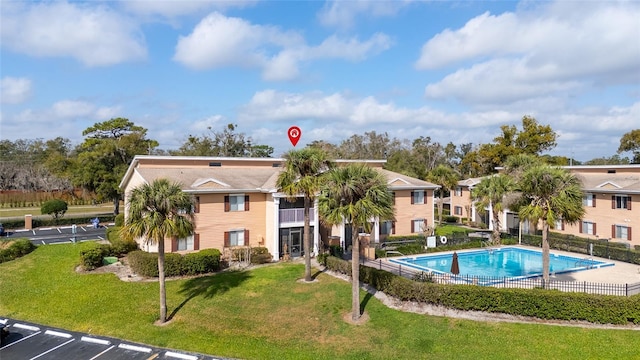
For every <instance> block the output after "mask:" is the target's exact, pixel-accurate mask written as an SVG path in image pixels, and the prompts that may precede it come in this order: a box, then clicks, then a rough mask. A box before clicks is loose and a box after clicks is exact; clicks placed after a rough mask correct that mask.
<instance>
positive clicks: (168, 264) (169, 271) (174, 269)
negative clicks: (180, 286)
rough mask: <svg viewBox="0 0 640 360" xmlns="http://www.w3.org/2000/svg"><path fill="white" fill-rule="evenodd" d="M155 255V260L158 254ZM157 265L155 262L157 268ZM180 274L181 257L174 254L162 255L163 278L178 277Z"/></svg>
mask: <svg viewBox="0 0 640 360" xmlns="http://www.w3.org/2000/svg"><path fill="white" fill-rule="evenodd" d="M155 255H156V256H155V258H156V259H157V258H158V254H155ZM157 264H158V262H157V260H156V267H158V266H157ZM182 274H183V272H182V255H180V254H176V253H168V254H164V276H180V275H182ZM156 276H158V275H156Z"/></svg>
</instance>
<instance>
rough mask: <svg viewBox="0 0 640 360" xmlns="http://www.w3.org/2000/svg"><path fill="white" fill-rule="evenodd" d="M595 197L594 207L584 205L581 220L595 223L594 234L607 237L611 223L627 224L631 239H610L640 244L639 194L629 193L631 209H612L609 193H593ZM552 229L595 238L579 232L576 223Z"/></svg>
mask: <svg viewBox="0 0 640 360" xmlns="http://www.w3.org/2000/svg"><path fill="white" fill-rule="evenodd" d="M593 194H594V195H595V197H596V206H595V207H585V215H584V218H583V221H589V222H593V223H595V224H596V234H597V235H598V238H600V239H609V238H611V237H612V232H611V227H612V225H621V226H627V227H630V228H631V229H632V231H631V241H629V240H627V239H615V238H614V239H612V240H613V241H618V242H624V243H630V244H631V246H632V247H633V246H634V245H640V195H631V204H632V206H631V210H627V209H612V208H611V195H612V194H611V193H599V194H598V193H593ZM554 231H556V232H559V233H563V234H573V235H576V236H581V237H591V238H595V237H596V236H595V235H593V234H592V235H589V234H581V233H580V227H579V225H578V224H575V225H569V224H565V228H564V231H563V230H560V229H555V230H554Z"/></svg>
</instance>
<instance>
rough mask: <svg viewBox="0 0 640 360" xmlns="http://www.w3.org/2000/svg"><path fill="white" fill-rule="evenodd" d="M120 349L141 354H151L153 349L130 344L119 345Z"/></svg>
mask: <svg viewBox="0 0 640 360" xmlns="http://www.w3.org/2000/svg"><path fill="white" fill-rule="evenodd" d="M118 347H119V348H121V349H125V350H133V351H139V352H144V353H150V352H151V349H150V348H148V347H142V346H135V345H129V344H120V345H118Z"/></svg>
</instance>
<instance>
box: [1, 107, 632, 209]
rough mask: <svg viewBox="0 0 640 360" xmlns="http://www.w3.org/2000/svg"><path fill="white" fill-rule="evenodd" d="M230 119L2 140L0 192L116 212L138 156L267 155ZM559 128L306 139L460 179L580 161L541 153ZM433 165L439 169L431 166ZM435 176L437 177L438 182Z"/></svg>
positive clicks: (394, 166) (122, 122) (120, 123)
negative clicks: (164, 141)
mask: <svg viewBox="0 0 640 360" xmlns="http://www.w3.org/2000/svg"><path fill="white" fill-rule="evenodd" d="M237 130H238V126H237V125H234V124H228V125H226V126H225V127H224V128H223V129H221V130H214V129H212V128H209V129H208V131H207V132H206V133H204V134H200V135H189V136H188V137H187V139H186V140H185V142H184V143H183V144H182V145H181V146H180V147H179V148H178V149H170V150H162V149H159V148H158V147H159V143H158V142H157V141H156V140H153V139H149V138H147V129H145V128H143V127H141V126H137V125H135V124H134V123H133V122H131V121H129V120H128V119H125V118H114V119H111V120H108V121H104V122H101V123H96V124H94V125H93V126H91V127H89V128H87V129H85V130H84V131H83V132H82V135H83V136H84V137H85V138H84V141H83V142H82V143H81V144H79V145H77V146H72V144H71V142H70V140H69V139H65V138H62V137H58V138H55V139H52V140H43V139H35V140H26V139H18V140H15V141H11V140H1V141H0V191H24V192H35V191H45V192H46V191H49V192H53V191H56V192H63V193H65V192H66V193H68V194H73V190H74V189H81V190H82V191H83V193H84V195H85V196H84V197H86V196H90V197H91V198H93V199H95V200H96V201H99V202H102V201H113V204H114V213H115V214H117V213H118V212H119V208H118V205H119V200H120V197H121V194H120V189H119V188H118V185H119V183H120V181H121V180H122V177H123V176H124V173H125V172H126V169H127V167H128V166H129V164H130V163H131V161H132V160H133V158H134V156H135V155H142V154H151V155H182V156H225V157H271V156H272V155H273V151H274V150H273V148H272V147H270V146H268V145H262V144H253V143H252V139H251V137H248V136H246V135H245V134H244V133H241V132H238V131H237ZM556 139H557V134H556V133H555V132H554V131H553V129H552V128H551V127H550V126H549V125H541V124H539V123H538V122H537V120H536V119H535V118H533V117H530V116H525V117H523V118H522V122H521V126H520V127H517V126H515V125H503V126H501V127H500V132H499V133H498V134H497V136H496V137H495V138H494V139H493V141H492V142H490V143H487V144H473V143H465V144H455V143H453V142H448V143H446V144H441V143H439V142H437V141H433V140H432V139H431V137H429V136H428V135H421V136H419V137H417V138H415V139H413V140H409V139H397V138H391V137H389V135H388V134H387V133H377V132H375V131H370V132H365V133H364V134H363V135H353V136H351V137H349V138H347V139H345V140H343V141H342V142H340V143H338V144H333V143H329V142H326V141H314V142H312V143H311V144H309V145H308V146H311V147H317V148H321V149H323V150H325V151H326V152H327V153H328V155H329V156H330V157H332V158H336V159H386V160H387V163H386V165H385V167H386V168H387V169H388V170H391V171H396V172H399V173H403V174H406V175H409V176H413V177H416V178H420V179H430V180H431V181H434V178H437V177H443V176H444V175H442V174H440V175H438V173H439V171H441V170H442V169H443V168H448V169H450V170H451V171H453V172H455V173H456V175H457V177H458V178H468V177H478V176H484V175H488V174H491V173H494V172H495V168H496V167H497V166H501V165H502V164H503V163H504V161H505V160H506V159H507V158H508V157H509V156H511V155H518V154H528V155H534V156H537V157H540V158H541V159H542V160H543V161H545V162H546V163H548V164H551V165H569V163H572V164H574V165H579V164H581V163H580V162H578V161H576V160H573V159H570V158H568V157H566V156H550V155H543V153H544V152H547V151H549V150H551V149H553V148H554V147H555V146H556ZM624 151H632V152H633V154H634V159H633V161H635V162H640V130H633V131H631V132H629V133H627V134H624V135H623V136H622V138H621V142H620V148H619V149H618V153H621V152H624ZM605 163H606V164H628V163H630V160H629V159H628V158H626V157H624V158H623V157H620V156H619V155H614V156H611V157H609V158H598V159H593V160H591V161H588V162H586V163H585V164H605ZM436 169H440V170H438V171H436ZM436 182H437V183H439V182H438V181H436Z"/></svg>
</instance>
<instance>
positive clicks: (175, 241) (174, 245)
mask: <svg viewBox="0 0 640 360" xmlns="http://www.w3.org/2000/svg"><path fill="white" fill-rule="evenodd" d="M176 250H178V239H177V238H171V252H174V251H176Z"/></svg>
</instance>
